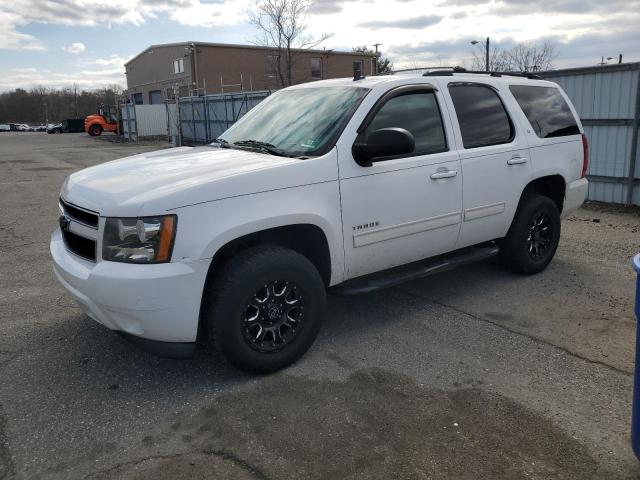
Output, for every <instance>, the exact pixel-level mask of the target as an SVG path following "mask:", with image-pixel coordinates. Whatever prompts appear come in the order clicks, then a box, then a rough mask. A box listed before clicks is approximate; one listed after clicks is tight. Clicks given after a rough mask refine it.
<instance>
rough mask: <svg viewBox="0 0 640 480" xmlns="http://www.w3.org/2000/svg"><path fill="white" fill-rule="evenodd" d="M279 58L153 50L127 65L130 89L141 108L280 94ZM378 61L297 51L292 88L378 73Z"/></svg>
mask: <svg viewBox="0 0 640 480" xmlns="http://www.w3.org/2000/svg"><path fill="white" fill-rule="evenodd" d="M277 60H278V57H277V53H276V52H275V51H274V49H272V48H269V47H259V46H253V45H230V44H223V43H203V42H183V43H168V44H164V45H152V46H150V47H149V48H147V49H146V50H144V51H143V52H142V53H140V54H138V55H136V56H135V57H134V58H132V59H131V60H129V61H128V62H127V63H126V64H125V71H126V75H127V89H128V92H129V94H130V95H131V99H132V101H133V102H135V103H137V104H149V103H162V102H163V101H165V100H167V99H171V98H174V92H176V91H177V92H178V95H179V96H187V95H191V94H195V92H198V93H204V92H206V93H221V92H222V91H223V90H224V92H238V91H241V90H245V91H248V90H272V89H277V88H280V83H279V81H278V75H277ZM375 64H376V58H375V56H373V55H366V54H360V53H354V52H337V51H333V50H296V51H295V55H294V61H293V68H292V83H294V84H296V83H304V82H311V81H314V80H322V79H325V78H340V77H350V76H353V75H354V74H355V73H357V72H359V73H361V74H362V75H365V76H367V75H372V74H374V73H375Z"/></svg>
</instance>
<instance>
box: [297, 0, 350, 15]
mask: <svg viewBox="0 0 640 480" xmlns="http://www.w3.org/2000/svg"><path fill="white" fill-rule="evenodd" d="M356 1H358V0H314V2H313V3H312V4H311V7H310V8H309V13H311V14H317V15H325V14H331V13H340V12H341V11H342V10H343V8H344V4H345V3H352V2H356Z"/></svg>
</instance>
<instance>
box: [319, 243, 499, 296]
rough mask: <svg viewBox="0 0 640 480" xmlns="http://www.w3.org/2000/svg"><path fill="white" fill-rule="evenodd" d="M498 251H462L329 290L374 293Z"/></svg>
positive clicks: (483, 248) (488, 247)
mask: <svg viewBox="0 0 640 480" xmlns="http://www.w3.org/2000/svg"><path fill="white" fill-rule="evenodd" d="M499 252H500V249H499V248H498V246H497V245H495V244H486V245H482V246H478V247H468V248H463V249H461V250H456V251H455V252H451V253H447V254H444V255H439V256H437V257H433V258H428V259H426V260H420V261H418V262H413V263H410V264H408V265H401V266H399V267H394V268H390V269H389V270H383V271H381V272H375V273H371V274H369V275H364V276H362V277H357V278H353V279H351V280H347V281H346V282H343V283H341V284H339V285H336V286H335V287H332V288H331V289H330V290H329V291H330V292H331V293H333V294H336V295H358V294H361V293H369V292H375V291H376V290H382V289H383V288H388V287H393V286H395V285H400V284H401V283H405V282H410V281H411V280H416V279H418V278H423V277H428V276H429V275H433V274H435V273H440V272H445V271H447V270H452V269H454V268H456V267H459V266H460V265H465V264H467V263H472V262H477V261H479V260H485V259H487V258H491V257H495V256H496V255H497V254H498V253H499Z"/></svg>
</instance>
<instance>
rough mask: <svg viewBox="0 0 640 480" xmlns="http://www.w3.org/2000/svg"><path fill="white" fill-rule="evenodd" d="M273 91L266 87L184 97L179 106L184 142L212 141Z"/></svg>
mask: <svg viewBox="0 0 640 480" xmlns="http://www.w3.org/2000/svg"><path fill="white" fill-rule="evenodd" d="M270 94H271V92H270V91H268V90H262V91H256V92H243V93H231V94H216V95H206V96H202V97H185V98H181V99H180V100H179V105H178V106H179V118H180V132H181V135H182V143H183V144H187V145H190V144H194V145H197V144H204V143H209V142H212V141H213V140H215V139H216V138H218V137H219V136H220V135H221V134H222V133H223V132H224V131H225V130H226V129H227V128H229V127H230V126H231V125H233V124H234V123H235V122H237V121H238V119H239V118H240V117H242V115H244V114H246V113H247V112H248V111H249V110H251V109H252V108H253V107H255V106H256V105H257V104H258V103H260V102H261V101H262V100H264V99H265V98H267V97H268V96H269V95H270Z"/></svg>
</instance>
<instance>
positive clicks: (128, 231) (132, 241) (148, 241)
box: [102, 215, 178, 263]
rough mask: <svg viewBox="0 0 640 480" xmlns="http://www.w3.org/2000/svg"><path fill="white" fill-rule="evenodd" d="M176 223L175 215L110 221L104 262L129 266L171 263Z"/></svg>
mask: <svg viewBox="0 0 640 480" xmlns="http://www.w3.org/2000/svg"><path fill="white" fill-rule="evenodd" d="M177 223H178V219H177V218H176V216H175V215H165V216H162V217H141V218H107V221H106V223H105V226H104V239H103V242H102V259H103V260H110V261H112V262H127V263H165V262H168V261H170V260H171V250H172V249H173V239H174V237H175V234H176V224H177Z"/></svg>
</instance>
